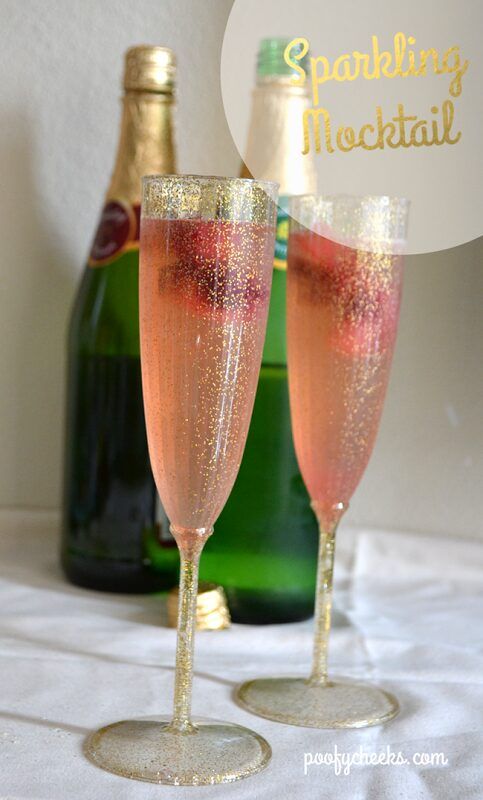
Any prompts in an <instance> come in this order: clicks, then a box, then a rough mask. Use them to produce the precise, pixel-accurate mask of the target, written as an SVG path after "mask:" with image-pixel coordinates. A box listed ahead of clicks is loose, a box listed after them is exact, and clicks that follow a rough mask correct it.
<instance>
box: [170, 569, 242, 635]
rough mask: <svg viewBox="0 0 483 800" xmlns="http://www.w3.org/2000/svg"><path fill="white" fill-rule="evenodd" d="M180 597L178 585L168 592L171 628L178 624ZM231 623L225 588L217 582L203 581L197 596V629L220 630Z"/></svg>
mask: <svg viewBox="0 0 483 800" xmlns="http://www.w3.org/2000/svg"><path fill="white" fill-rule="evenodd" d="M178 599H179V592H178V587H175V588H174V589H171V591H170V592H169V594H168V625H169V627H170V628H176V625H177V619H178ZM230 624H231V619H230V612H229V611H228V604H227V601H226V595H225V592H224V590H223V588H222V587H221V586H217V585H216V584H215V583H205V582H203V581H201V582H200V584H199V587H198V596H197V598H196V630H198V631H219V630H222V629H223V628H229V627H230Z"/></svg>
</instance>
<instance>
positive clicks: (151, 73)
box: [123, 45, 176, 93]
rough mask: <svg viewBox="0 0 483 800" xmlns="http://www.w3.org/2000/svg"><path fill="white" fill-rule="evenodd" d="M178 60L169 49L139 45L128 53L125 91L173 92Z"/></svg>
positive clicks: (125, 70)
mask: <svg viewBox="0 0 483 800" xmlns="http://www.w3.org/2000/svg"><path fill="white" fill-rule="evenodd" d="M175 75H176V58H175V55H174V53H173V51H172V50H170V49H169V48H168V47H159V46H154V45H138V46H137V47H131V48H129V50H128V51H127V53H126V61H125V69H124V84H123V85H124V89H125V91H126V92H129V91H135V92H161V93H170V92H173V90H174V86H175Z"/></svg>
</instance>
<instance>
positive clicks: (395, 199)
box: [290, 192, 411, 207]
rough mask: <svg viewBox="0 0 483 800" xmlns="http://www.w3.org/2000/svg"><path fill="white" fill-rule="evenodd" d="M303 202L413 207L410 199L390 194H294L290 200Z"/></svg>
mask: <svg viewBox="0 0 483 800" xmlns="http://www.w3.org/2000/svg"><path fill="white" fill-rule="evenodd" d="M302 200H321V201H325V202H328V203H334V202H335V201H337V200H354V201H358V202H362V201H364V200H370V201H372V202H374V201H376V200H377V201H385V202H389V203H398V204H400V205H401V206H403V205H404V206H407V207H409V206H410V205H411V200H409V198H408V197H401V196H399V195H390V194H350V193H349V192H340V193H332V194H318V193H314V192H312V193H310V192H309V193H307V194H294V195H292V197H291V198H290V202H291V203H297V202H300V201H302Z"/></svg>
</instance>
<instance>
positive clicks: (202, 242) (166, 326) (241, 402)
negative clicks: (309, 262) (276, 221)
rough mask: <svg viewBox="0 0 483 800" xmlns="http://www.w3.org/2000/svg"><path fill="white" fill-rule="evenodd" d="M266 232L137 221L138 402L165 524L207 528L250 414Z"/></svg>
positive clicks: (223, 224) (266, 269) (240, 225)
mask: <svg viewBox="0 0 483 800" xmlns="http://www.w3.org/2000/svg"><path fill="white" fill-rule="evenodd" d="M272 257H273V234H271V233H270V234H269V235H267V228H266V227H264V226H262V225H257V224H255V223H252V222H232V221H224V220H214V221H211V220H210V221H200V220H161V219H150V218H147V219H146V218H145V219H143V223H142V230H141V273H140V324H141V355H142V372H143V395H144V405H145V413H146V423H147V431H148V441H149V452H150V457H151V464H152V467H153V472H154V477H155V481H156V485H157V487H158V491H159V494H160V496H161V499H162V502H163V505H164V507H165V509H166V512H167V514H168V517H169V519H170V521H171V523H172V524H174V525H176V526H179V527H184V528H200V527H209V526H211V525H213V523H214V522H215V520H216V519H217V517H218V515H219V513H220V511H221V510H222V508H223V506H224V504H225V502H226V500H227V498H228V495H229V493H230V491H231V488H232V486H233V483H234V481H235V478H236V475H237V472H238V468H239V466H240V462H241V458H242V454H243V448H244V446H245V440H246V435H247V431H248V426H249V422H250V417H251V413H252V407H253V401H254V396H255V389H256V384H257V380H258V373H259V369H260V361H261V353H262V346H263V338H264V333H265V324H266V317H267V311H268V300H269V295H270V281H271V268H272Z"/></svg>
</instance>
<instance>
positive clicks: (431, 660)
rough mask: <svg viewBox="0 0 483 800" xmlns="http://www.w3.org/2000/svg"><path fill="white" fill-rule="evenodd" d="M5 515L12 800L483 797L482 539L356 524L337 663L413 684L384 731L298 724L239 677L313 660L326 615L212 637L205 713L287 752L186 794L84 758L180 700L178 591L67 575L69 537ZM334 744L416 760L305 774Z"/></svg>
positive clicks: (344, 580)
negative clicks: (62, 560)
mask: <svg viewBox="0 0 483 800" xmlns="http://www.w3.org/2000/svg"><path fill="white" fill-rule="evenodd" d="M2 519H3V517H0V524H1V530H0V576H1V580H0V692H1V698H0V798H2V800H7V798H8V800H13V798H15V800H20V798H22V800H24V799H25V798H28V799H29V800H32V799H33V798H35V799H37V798H38V799H39V800H40V798H42V800H77V798H79V799H80V798H83V799H84V798H86V799H87V800H127V798H129V800H137V799H138V798H142V800H152V798H163V797H169V798H180V800H182V798H193V797H194V796H195V795H196V796H197V797H199V798H200V800H205V799H206V798H223V800H225V798H227V799H228V800H231V799H232V798H233V799H235V798H237V799H239V798H256V799H258V798H264V800H272V798H273V800H282V799H283V798H287V800H288V799H289V798H290V800H295V798H297V799H298V798H310V799H311V800H312V799H313V798H314V799H317V800H318V798H320V799H321V800H322V799H323V798H335V797H336V798H337V800H346V798H347V800H365V799H366V798H370V800H388V799H390V800H392V798H394V799H396V798H403V799H404V800H406V799H407V800H415V799H416V798H428V799H429V798H437V799H438V800H439V798H444V799H445V800H446V798H448V800H449V798H451V800H459V798H461V799H462V800H463V799H464V800H473V799H475V800H476V798H479V799H480V800H481V798H482V797H483V767H482V743H483V733H482V723H483V686H482V683H483V654H482V634H483V624H482V611H483V603H482V593H481V578H482V570H483V542H482V543H479V542H477V541H471V540H467V541H466V540H454V539H451V538H449V537H430V536H424V535H415V534H407V533H402V532H401V533H388V532H387V533H386V532H380V531H379V532H376V531H369V530H360V531H353V530H351V531H348V530H347V529H346V530H344V528H343V527H342V528H341V531H340V535H339V539H338V548H337V557H336V563H337V566H336V595H335V598H336V605H337V613H336V619H335V626H334V629H333V632H332V639H331V646H330V661H331V669H332V673H333V674H334V675H336V674H338V675H345V676H347V677H350V678H357V679H364V680H370V681H374V682H376V683H380V684H381V685H383V686H384V687H385V688H387V689H388V690H389V691H391V692H393V693H394V694H395V695H397V697H398V698H399V700H400V704H401V708H402V710H401V713H400V715H399V716H398V717H397V718H396V719H395V720H393V721H392V722H390V723H388V724H387V725H385V726H380V727H374V728H367V729H365V730H360V731H319V730H310V729H303V728H295V727H290V726H286V725H278V724H276V723H273V722H270V721H268V720H263V719H260V718H258V717H255V716H252V715H250V714H248V713H246V712H245V711H243V710H242V709H241V708H239V707H238V706H236V705H235V703H234V702H233V699H232V693H233V689H234V687H235V686H236V685H237V684H238V683H239V682H240V681H243V680H245V679H247V678H251V677H255V676H262V675H263V676H270V675H277V674H279V675H281V674H284V675H301V674H304V673H306V672H307V670H308V668H309V663H310V657H311V645H312V626H311V623H310V622H305V623H299V624H292V625H283V626H269V627H249V626H241V625H234V626H233V627H232V628H231V629H230V630H227V631H222V632H203V633H200V634H198V635H197V641H196V660H195V661H196V663H195V670H196V677H195V684H194V713H195V714H197V715H199V716H210V717H214V718H218V719H226V720H232V721H236V722H239V723H241V724H243V725H246V726H249V727H252V728H254V729H255V730H257V731H258V732H259V733H261V734H262V735H263V736H265V737H266V738H267V739H268V740H269V742H270V743H271V745H272V748H273V758H272V761H271V764H270V765H269V767H268V768H267V769H266V770H265V771H264V772H262V773H260V774H259V775H256V776H253V777H251V778H249V779H247V780H244V781H240V782H238V783H235V784H231V785H228V786H221V787H203V788H178V787H163V786H156V785H152V784H147V783H138V782H135V781H130V780H127V779H123V778H120V777H117V776H115V775H111V774H109V773H106V772H103V771H102V770H100V769H97V768H96V767H94V766H93V765H91V764H90V763H89V762H88V761H86V759H85V758H84V756H83V754H82V742H83V739H84V738H85V736H86V734H87V733H88V732H89V731H91V730H93V729H95V728H97V727H99V726H101V725H104V724H106V723H109V722H112V721H115V720H118V719H126V718H130V717H136V716H148V715H155V714H159V713H166V712H168V711H169V710H170V706H171V699H172V683H173V661H174V647H175V632H174V631H173V630H169V629H167V628H165V627H163V625H162V620H163V613H164V610H163V605H162V604H163V601H162V600H160V598H159V597H158V598H156V597H146V596H142V597H141V596H118V595H107V594H100V593H96V592H89V591H85V590H81V589H76V588H74V587H72V586H69V585H68V584H66V583H65V581H64V580H63V578H62V575H61V573H60V570H59V568H58V566H57V534H56V531H55V530H52V531H49V530H48V526H46V525H44V524H42V525H39V524H38V523H37V522H36V518H35V516H32V517H31V518H30V517H28V516H26V517H25V518H23V520H22V522H21V524H20V523H19V522H18V520H17V522H16V523H15V524H12V523H11V522H8V523H7V521H5V520H3V522H2ZM46 519H48V518H46ZM335 746H337V749H338V751H339V753H354V752H356V751H359V749H360V748H362V749H363V751H364V752H365V753H373V752H374V753H379V752H386V750H387V747H390V749H391V752H394V753H398V752H400V753H401V754H402V756H403V757H404V758H405V759H406V760H407V761H408V763H407V764H406V765H404V766H395V765H393V766H388V765H380V766H355V765H354V766H352V768H351V770H350V773H349V774H348V775H344V774H340V775H336V774H335V771H334V767H333V766H330V765H318V766H317V765H313V766H308V767H307V774H306V775H305V774H304V763H305V762H307V761H308V760H309V759H310V755H308V754H313V755H314V756H315V754H317V753H322V754H327V753H333V752H334V747H335ZM417 753H428V754H431V753H442V754H443V755H444V758H445V759H446V760H447V762H448V764H447V766H426V767H421V766H416V765H415V764H414V763H413V757H414V755H415V754H417ZM306 754H307V755H306Z"/></svg>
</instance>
